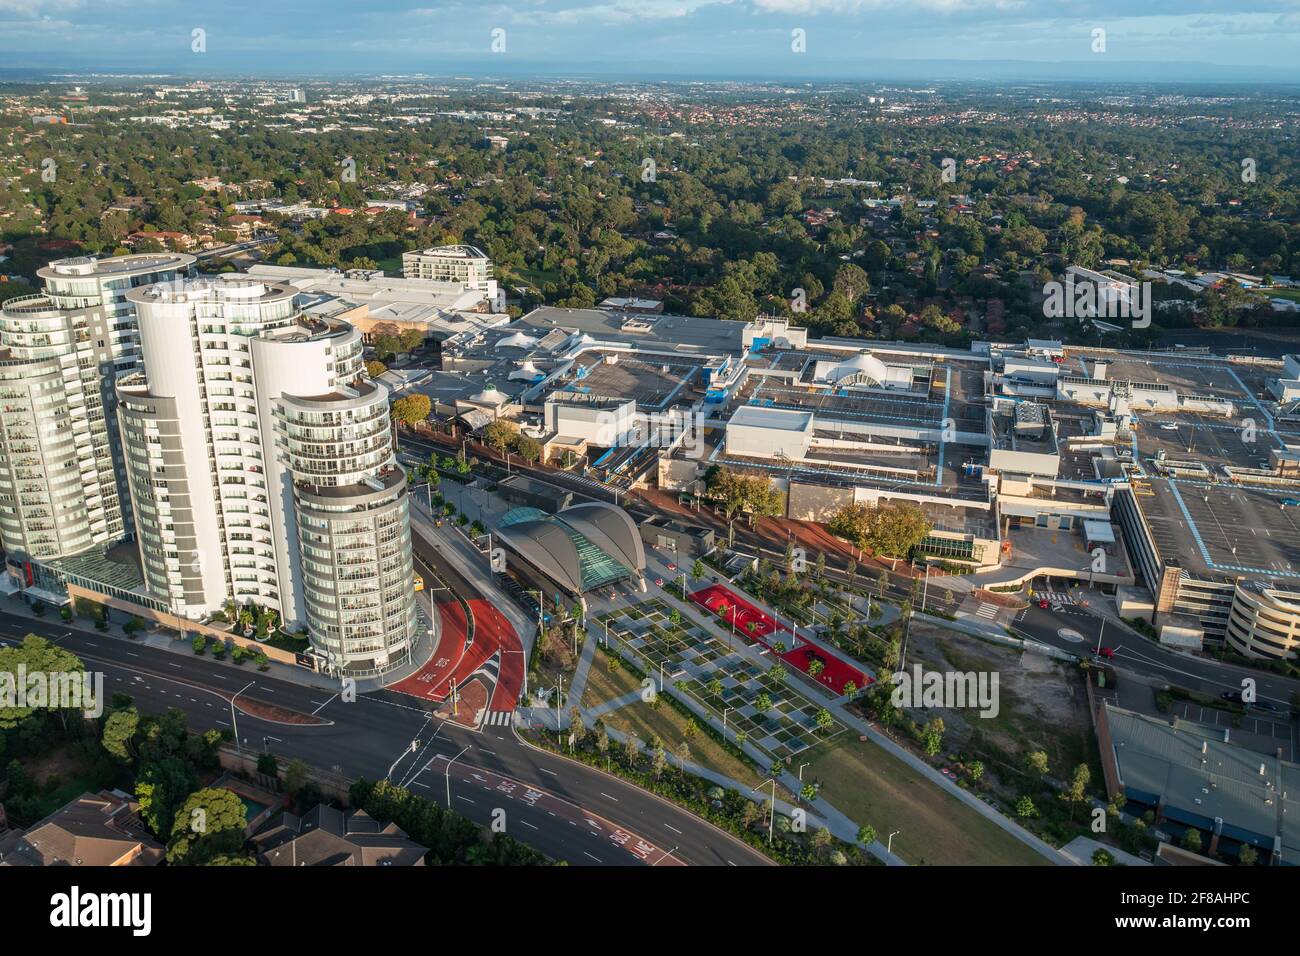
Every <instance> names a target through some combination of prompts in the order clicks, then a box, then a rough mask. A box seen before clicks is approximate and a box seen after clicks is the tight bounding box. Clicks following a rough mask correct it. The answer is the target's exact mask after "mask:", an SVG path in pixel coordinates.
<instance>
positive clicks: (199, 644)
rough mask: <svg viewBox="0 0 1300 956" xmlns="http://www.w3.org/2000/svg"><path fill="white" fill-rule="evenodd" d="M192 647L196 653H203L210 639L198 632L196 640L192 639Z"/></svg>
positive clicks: (195, 636)
mask: <svg viewBox="0 0 1300 956" xmlns="http://www.w3.org/2000/svg"><path fill="white" fill-rule="evenodd" d="M190 647H191V648H193V650H194V653H195V654H202V653H203V652H204V651H206V650H207V649H208V639H207V638H206V637H204V636H203V635H202V634H196V635H194V640H192V641H190Z"/></svg>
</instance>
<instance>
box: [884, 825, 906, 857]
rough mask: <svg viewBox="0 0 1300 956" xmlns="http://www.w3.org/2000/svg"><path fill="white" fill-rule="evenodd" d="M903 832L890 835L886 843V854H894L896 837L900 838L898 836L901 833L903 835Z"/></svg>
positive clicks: (898, 831)
mask: <svg viewBox="0 0 1300 956" xmlns="http://www.w3.org/2000/svg"><path fill="white" fill-rule="evenodd" d="M902 832H903V831H902V830H895V831H894V832H893V833H891V834H889V839H888V841H887V842H886V843H885V852H886V853H893V852H894V837H896V836H898V835H899V834H900V833H902Z"/></svg>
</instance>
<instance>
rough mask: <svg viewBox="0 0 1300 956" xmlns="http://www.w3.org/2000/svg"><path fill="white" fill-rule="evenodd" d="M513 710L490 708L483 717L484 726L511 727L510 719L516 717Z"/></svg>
mask: <svg viewBox="0 0 1300 956" xmlns="http://www.w3.org/2000/svg"><path fill="white" fill-rule="evenodd" d="M514 715H515V712H514V711H513V710H489V711H488V712H487V715H486V716H485V717H484V718H483V726H484V727H509V726H510V719H511V718H512V717H514Z"/></svg>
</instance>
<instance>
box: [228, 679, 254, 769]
mask: <svg viewBox="0 0 1300 956" xmlns="http://www.w3.org/2000/svg"><path fill="white" fill-rule="evenodd" d="M256 683H257V681H251V680H250V681H249V682H248V683H247V684H245V685H244V686H243V687H241V688H239V690H237V691H235V693H234V695H233V696H232V697H231V698H230V726H231V728H233V730H234V731H235V752H236V753H238V754H239V756H241V757H242V756H244V748H243V746H242V745H241V744H240V742H239V718H237V717H236V716H235V698H236V697H238V696H239V695H240V694H242V693H243V692H244V691H246V690H248V688H250V687H252V686H253V685H254V684H256Z"/></svg>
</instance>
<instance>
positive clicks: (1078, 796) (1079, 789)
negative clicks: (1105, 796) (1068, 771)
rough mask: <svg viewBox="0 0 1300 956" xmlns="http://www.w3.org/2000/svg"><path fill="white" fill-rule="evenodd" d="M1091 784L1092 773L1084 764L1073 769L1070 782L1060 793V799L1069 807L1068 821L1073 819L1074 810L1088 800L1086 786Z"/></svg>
mask: <svg viewBox="0 0 1300 956" xmlns="http://www.w3.org/2000/svg"><path fill="white" fill-rule="evenodd" d="M1091 782H1092V771H1091V770H1089V769H1088V765H1087V764H1086V763H1081V764H1079V765H1078V766H1076V767H1075V768H1074V773H1073V775H1072V776H1071V777H1070V782H1069V783H1068V784H1066V786H1065V789H1064V790H1062V791H1061V799H1062V800H1063V801H1064V802H1065V803H1067V804H1069V806H1070V819H1071V820H1073V819H1074V811H1075V808H1076V807H1078V805H1079V804H1081V803H1084V802H1086V801H1087V799H1088V784H1089V783H1091Z"/></svg>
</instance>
